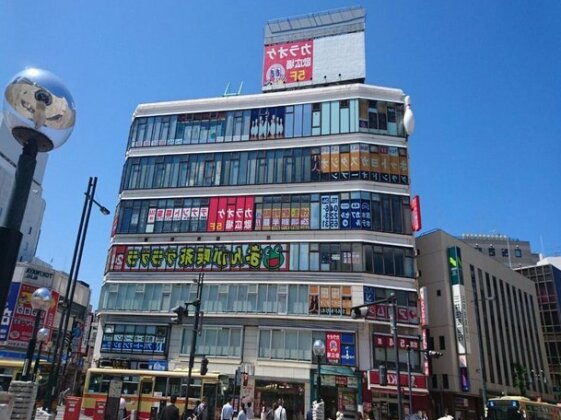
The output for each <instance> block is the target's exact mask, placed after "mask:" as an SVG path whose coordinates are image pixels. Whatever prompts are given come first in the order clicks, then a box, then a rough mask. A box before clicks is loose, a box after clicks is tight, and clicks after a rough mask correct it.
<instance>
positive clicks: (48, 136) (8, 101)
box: [0, 68, 76, 308]
mask: <svg viewBox="0 0 561 420" xmlns="http://www.w3.org/2000/svg"><path fill="white" fill-rule="evenodd" d="M3 112H4V120H5V121H6V125H7V127H8V128H9V129H10V131H11V133H12V135H13V136H14V138H15V139H16V140H17V141H18V142H19V143H20V144H21V145H22V146H23V150H22V153H21V155H20V156H19V159H18V164H17V167H16V174H15V180H14V187H13V189H12V193H11V196H10V201H9V202H8V206H7V208H6V219H5V221H4V226H1V227H0V244H2V246H1V247H0V308H4V307H5V306H6V300H7V298H8V292H9V290H10V283H11V282H12V277H13V275H14V270H15V268H16V264H17V258H18V253H19V248H20V245H21V239H22V234H21V232H20V229H21V222H22V220H23V215H24V213H25V208H26V206H27V200H28V198H29V190H30V188H31V183H32V182H33V174H34V172H35V166H36V164H37V160H36V158H37V153H38V152H48V151H50V150H52V149H55V148H57V147H59V146H62V145H63V144H64V142H65V141H66V140H67V139H68V137H69V136H70V133H72V129H73V128H74V123H75V120H76V110H75V105H74V100H73V99H72V95H70V92H68V90H67V89H66V87H65V86H64V84H63V83H62V81H61V80H60V79H59V78H58V77H56V76H55V75H53V74H52V73H49V72H48V71H45V70H40V69H35V68H28V69H26V70H24V71H22V72H20V73H18V74H16V75H15V76H14V78H13V79H12V81H11V82H10V83H9V84H8V86H7V87H6V90H5V93H4V107H3Z"/></svg>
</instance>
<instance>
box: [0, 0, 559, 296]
mask: <svg viewBox="0 0 561 420" xmlns="http://www.w3.org/2000/svg"><path fill="white" fill-rule="evenodd" d="M355 5H360V4H359V3H354V2H352V3H349V2H345V1H337V0H322V1H319V0H315V1H311V0H310V1H305V2H303V1H291V0H287V1H285V2H281V3H270V2H264V1H257V0H254V1H249V0H237V1H226V0H223V1H217V0H207V1H204V2H202V1H200V2H195V1H187V0H184V1H177V0H176V1H171V0H160V1H158V2H149V1H138V0H137V1H125V0H122V1H107V0H100V1H94V2H76V1H70V0H60V1H56V2H55V1H43V2H36V1H30V0H19V1H4V2H2V12H1V13H0V56H1V63H2V65H0V82H1V83H3V84H4V86H5V85H6V83H7V82H8V81H9V80H10V79H11V78H12V76H13V75H14V74H16V73H17V72H19V71H21V70H22V69H24V68H25V67H26V66H37V67H41V68H44V69H47V70H49V71H52V72H53V73H55V74H57V75H58V76H59V77H61V78H62V79H63V80H64V81H65V82H66V84H67V87H68V88H69V90H70V91H71V92H72V94H73V96H74V99H75V102H76V104H77V108H78V116H77V124H76V127H75V129H74V132H73V134H72V136H71V137H70V139H69V140H68V142H67V143H66V144H65V145H64V146H63V147H61V148H60V149H57V150H55V151H53V152H51V153H50V156H49V163H48V167H47V172H46V176H45V180H44V189H45V193H44V197H45V199H46V201H47V210H46V213H45V217H44V222H43V228H42V234H41V239H40V242H39V248H38V256H39V257H40V258H42V259H43V260H45V261H47V262H50V261H51V260H52V264H53V265H54V266H55V267H56V268H57V269H63V270H66V271H68V270H69V269H70V263H71V258H72V251H73V246H74V241H75V237H76V231H77V228H78V223H79V218H80V213H81V208H82V204H83V192H84V191H85V189H86V187H87V180H88V177H89V176H98V177H99V182H98V191H97V195H96V198H97V200H98V201H100V202H101V203H103V204H104V205H105V206H107V207H108V208H109V209H111V211H112V213H114V210H115V206H116V204H117V200H118V189H119V182H120V178H121V169H122V166H123V163H124V153H125V147H126V141H127V135H128V129H129V125H130V122H131V115H132V112H133V111H134V109H135V107H136V105H137V104H139V103H145V102H156V101H167V100H175V99H192V98H201V97H214V96H221V95H222V93H223V92H224V89H225V87H226V84H227V83H228V82H231V83H232V86H236V87H237V86H238V84H239V83H240V82H242V81H243V82H244V88H243V91H242V93H246V94H249V93H257V92H259V91H260V80H261V79H260V77H261V67H262V61H263V31H264V24H265V22H266V21H267V20H271V19H276V18H281V17H287V16H296V15H300V14H305V13H311V12H317V11H323V10H329V9H334V8H341V7H346V6H355ZM362 6H364V7H365V8H366V12H367V29H366V57H367V66H366V71H367V83H369V84H374V85H381V86H389V87H398V88H401V89H403V90H404V91H405V92H406V93H407V94H409V95H410V96H411V99H412V104H413V110H414V112H415V117H416V122H417V130H416V132H415V134H414V135H413V136H412V137H411V138H410V158H411V179H412V192H413V194H419V195H420V196H421V204H422V212H423V225H424V227H423V230H424V231H427V230H431V229H434V228H442V229H444V230H446V231H448V232H450V233H452V234H456V235H460V234H462V233H496V234H497V233H501V234H507V235H509V236H511V237H515V238H520V239H524V240H529V241H531V243H532V246H533V249H534V251H536V252H544V253H545V254H546V255H561V228H560V222H559V218H560V217H559V215H560V211H559V209H560V208H561V194H560V191H561V185H560V181H561V165H560V161H561V146H560V143H561V118H559V108H560V107H561V101H560V100H559V96H561V31H560V30H559V22H560V21H561V2H557V1H554V0H549V1H547V0H546V1H542V2H530V1H522V0H509V1H494V2H493V1H484V0H475V1H469V2H458V1H449V0H442V1H441V0H435V1H430V2H427V1H422V0H407V1H405V0H398V1H393V2H388V1H386V2H382V1H368V2H364V3H363V4H362ZM111 223H112V217H104V216H102V215H101V214H100V213H97V212H95V213H92V217H91V223H90V230H89V232H88V238H87V243H86V246H85V249H84V257H83V261H82V266H81V271H80V278H81V279H83V280H85V281H87V282H88V283H89V284H90V285H91V286H92V289H93V291H94V293H93V298H92V304H93V305H94V307H97V304H98V296H99V289H100V286H101V282H102V278H103V270H104V265H105V258H106V253H107V249H108V247H109V236H110V230H111Z"/></svg>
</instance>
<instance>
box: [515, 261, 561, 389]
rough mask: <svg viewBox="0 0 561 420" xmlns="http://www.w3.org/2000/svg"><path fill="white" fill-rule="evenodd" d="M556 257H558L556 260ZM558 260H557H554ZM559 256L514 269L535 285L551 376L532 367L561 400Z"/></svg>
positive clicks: (560, 288)
mask: <svg viewBox="0 0 561 420" xmlns="http://www.w3.org/2000/svg"><path fill="white" fill-rule="evenodd" d="M556 260H557V261H556ZM556 263H557V264H556ZM559 267H560V265H559V257H557V258H545V259H543V260H541V261H539V262H538V263H537V264H536V265H533V266H529V267H523V268H519V269H517V270H516V271H517V272H518V273H520V274H522V275H523V276H525V277H528V278H529V279H531V280H532V281H533V282H534V283H535V285H536V294H537V303H538V308H539V311H540V319H541V325H542V333H543V337H544V342H545V348H546V354H547V364H548V365H549V372H550V375H551V377H550V378H551V379H550V378H549V377H547V376H544V375H543V372H541V371H535V372H534V373H536V378H535V379H537V380H538V381H542V382H543V381H549V383H550V385H551V386H552V390H553V392H554V394H555V398H556V400H561V309H560V303H561V269H560V268H559Z"/></svg>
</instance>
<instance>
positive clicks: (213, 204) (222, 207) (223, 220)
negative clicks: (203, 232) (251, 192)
mask: <svg viewBox="0 0 561 420" xmlns="http://www.w3.org/2000/svg"><path fill="white" fill-rule="evenodd" d="M253 203H254V198H253V197H249V196H248V197H245V196H242V197H220V198H219V197H212V198H211V199H210V203H209V207H208V228H207V231H208V232H224V231H226V232H232V231H236V232H240V231H251V230H252V228H253ZM205 209H206V208H205ZM201 210H202V209H201Z"/></svg>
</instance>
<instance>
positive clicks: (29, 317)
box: [8, 284, 59, 348]
mask: <svg viewBox="0 0 561 420" xmlns="http://www.w3.org/2000/svg"><path fill="white" fill-rule="evenodd" d="M38 288H39V287H38V286H32V285H29V284H22V285H21V288H20V291H19V296H18V300H17V302H16V307H15V314H14V317H13V318H12V324H11V326H10V332H9V334H8V341H9V344H10V345H11V346H14V347H21V348H26V347H27V346H28V344H29V341H30V340H31V336H32V334H33V325H34V324H35V316H36V312H35V311H34V310H33V308H32V307H31V295H32V294H33V292H34V291H35V290H37V289H38ZM51 295H52V297H53V302H52V303H51V306H50V308H49V310H48V311H47V312H46V313H45V312H43V313H41V318H40V319H41V321H40V324H39V325H40V326H44V327H46V328H48V329H49V340H50V339H51V335H52V332H53V325H54V320H55V314H56V308H57V305H58V298H59V294H58V293H57V292H54V291H51Z"/></svg>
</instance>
